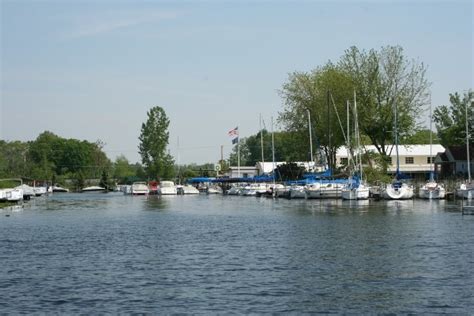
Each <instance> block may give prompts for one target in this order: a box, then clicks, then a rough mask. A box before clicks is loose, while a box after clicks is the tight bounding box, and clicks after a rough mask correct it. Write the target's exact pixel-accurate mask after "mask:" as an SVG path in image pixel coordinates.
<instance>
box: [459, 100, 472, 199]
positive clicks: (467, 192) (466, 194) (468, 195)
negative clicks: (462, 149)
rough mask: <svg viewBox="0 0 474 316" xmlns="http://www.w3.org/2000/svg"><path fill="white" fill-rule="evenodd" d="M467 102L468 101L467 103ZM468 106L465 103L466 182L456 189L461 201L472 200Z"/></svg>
mask: <svg viewBox="0 0 474 316" xmlns="http://www.w3.org/2000/svg"><path fill="white" fill-rule="evenodd" d="M468 102H469V101H468ZM467 108H468V104H467V103H466V154H467V178H468V179H467V182H464V183H461V184H460V185H459V187H458V188H457V189H456V195H457V196H458V197H460V198H463V199H469V200H470V199H474V183H472V181H471V159H470V153H469V149H470V141H469V139H470V135H469V120H468V111H467Z"/></svg>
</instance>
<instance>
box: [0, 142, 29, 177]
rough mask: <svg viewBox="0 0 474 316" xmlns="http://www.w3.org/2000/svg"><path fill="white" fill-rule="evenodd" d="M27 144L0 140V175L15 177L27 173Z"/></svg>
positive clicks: (26, 174) (24, 175) (23, 175)
mask: <svg viewBox="0 0 474 316" xmlns="http://www.w3.org/2000/svg"><path fill="white" fill-rule="evenodd" d="M27 153H28V144H27V143H23V142H20V141H12V142H6V141H3V140H1V141H0V177H2V178H15V177H26V176H28V175H29V172H28V169H29V164H28V160H27Z"/></svg>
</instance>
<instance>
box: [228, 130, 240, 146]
mask: <svg viewBox="0 0 474 316" xmlns="http://www.w3.org/2000/svg"><path fill="white" fill-rule="evenodd" d="M227 135H229V137H230V138H232V144H236V143H237V142H238V141H239V127H238V126H237V127H236V128H234V129H231V130H230V131H229V132H228V133H227Z"/></svg>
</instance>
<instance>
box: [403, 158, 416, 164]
mask: <svg viewBox="0 0 474 316" xmlns="http://www.w3.org/2000/svg"><path fill="white" fill-rule="evenodd" d="M405 163H406V164H407V165H412V164H413V163H414V159H413V157H405Z"/></svg>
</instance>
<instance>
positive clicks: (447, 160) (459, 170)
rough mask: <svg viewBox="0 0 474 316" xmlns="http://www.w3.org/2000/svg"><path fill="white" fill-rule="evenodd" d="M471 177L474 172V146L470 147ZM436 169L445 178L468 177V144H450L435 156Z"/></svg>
mask: <svg viewBox="0 0 474 316" xmlns="http://www.w3.org/2000/svg"><path fill="white" fill-rule="evenodd" d="M469 156H470V157H469V159H470V168H471V170H470V171H471V177H472V174H473V172H474V146H471V147H470V148H469ZM435 166H436V171H437V172H438V173H439V175H440V176H441V177H443V178H450V177H458V178H464V179H467V178H468V174H467V171H468V168H467V150H466V146H465V145H462V146H448V147H447V148H446V150H445V151H444V152H440V153H438V154H437V155H436V158H435Z"/></svg>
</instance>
